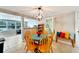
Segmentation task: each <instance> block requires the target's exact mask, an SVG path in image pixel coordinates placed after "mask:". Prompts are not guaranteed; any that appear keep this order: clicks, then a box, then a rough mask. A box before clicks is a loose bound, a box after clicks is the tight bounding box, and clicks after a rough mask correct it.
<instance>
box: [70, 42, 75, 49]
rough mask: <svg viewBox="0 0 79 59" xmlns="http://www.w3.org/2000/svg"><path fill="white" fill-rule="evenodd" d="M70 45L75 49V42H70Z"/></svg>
mask: <svg viewBox="0 0 79 59" xmlns="http://www.w3.org/2000/svg"><path fill="white" fill-rule="evenodd" d="M71 43H72V47H73V48H74V47H75V42H74V40H71Z"/></svg>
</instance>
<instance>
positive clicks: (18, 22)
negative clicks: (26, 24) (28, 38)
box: [16, 21, 21, 29]
mask: <svg viewBox="0 0 79 59" xmlns="http://www.w3.org/2000/svg"><path fill="white" fill-rule="evenodd" d="M16 28H17V29H21V22H20V21H17V22H16Z"/></svg>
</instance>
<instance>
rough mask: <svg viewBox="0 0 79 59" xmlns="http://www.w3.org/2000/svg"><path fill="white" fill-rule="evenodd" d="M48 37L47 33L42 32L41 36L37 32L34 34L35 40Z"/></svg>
mask: <svg viewBox="0 0 79 59" xmlns="http://www.w3.org/2000/svg"><path fill="white" fill-rule="evenodd" d="M46 37H47V35H46V34H41V35H40V36H38V35H37V34H32V39H33V40H42V39H43V38H46Z"/></svg>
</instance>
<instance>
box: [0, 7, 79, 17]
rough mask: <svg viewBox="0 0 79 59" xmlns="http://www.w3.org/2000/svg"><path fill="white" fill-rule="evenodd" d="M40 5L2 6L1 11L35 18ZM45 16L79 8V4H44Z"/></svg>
mask: <svg viewBox="0 0 79 59" xmlns="http://www.w3.org/2000/svg"><path fill="white" fill-rule="evenodd" d="M38 7H39V6H0V11H1V12H5V11H6V12H8V13H12V14H16V15H22V16H25V17H28V18H35V17H36V16H37V14H38V9H37V8H38ZM42 9H43V15H44V16H45V17H53V16H58V15H61V14H65V13H70V12H73V11H75V10H79V7H78V6H42Z"/></svg>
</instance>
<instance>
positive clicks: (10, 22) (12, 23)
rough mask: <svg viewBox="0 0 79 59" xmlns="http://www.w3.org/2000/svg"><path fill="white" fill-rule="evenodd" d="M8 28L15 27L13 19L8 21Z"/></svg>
mask: <svg viewBox="0 0 79 59" xmlns="http://www.w3.org/2000/svg"><path fill="white" fill-rule="evenodd" d="M7 26H8V29H15V21H8V25H7Z"/></svg>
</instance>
